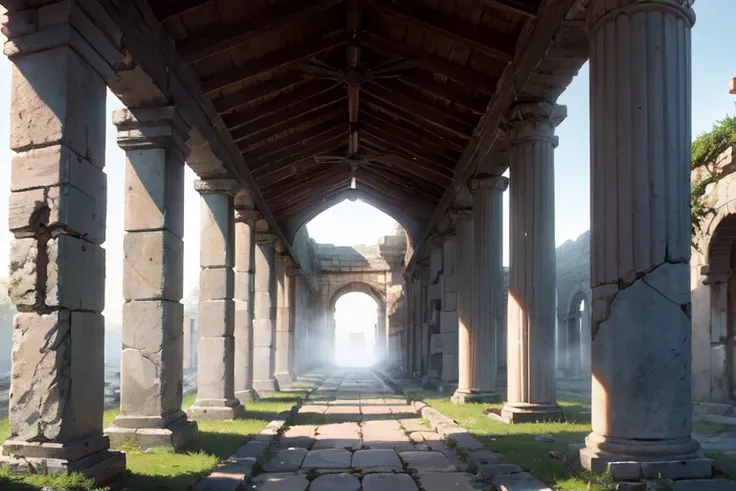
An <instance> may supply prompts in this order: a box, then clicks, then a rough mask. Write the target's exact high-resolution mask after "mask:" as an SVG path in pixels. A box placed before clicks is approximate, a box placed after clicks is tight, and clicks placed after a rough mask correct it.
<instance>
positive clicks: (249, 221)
mask: <svg viewBox="0 0 736 491" xmlns="http://www.w3.org/2000/svg"><path fill="white" fill-rule="evenodd" d="M258 216H259V213H258V212H257V211H256V210H255V207H254V206H253V203H252V202H251V201H250V199H249V198H248V196H247V195H246V193H245V191H244V190H242V191H241V192H240V193H238V194H237V195H236V197H235V289H234V303H235V325H234V327H233V334H234V336H233V337H234V338H235V363H234V365H233V366H234V371H235V373H234V374H233V381H234V384H235V397H236V398H237V399H238V400H239V401H240V402H241V404H247V403H248V402H249V401H252V400H253V399H255V397H256V392H255V390H254V389H253V303H254V291H255V290H254V282H255V248H256V234H255V221H256V219H257V218H258Z"/></svg>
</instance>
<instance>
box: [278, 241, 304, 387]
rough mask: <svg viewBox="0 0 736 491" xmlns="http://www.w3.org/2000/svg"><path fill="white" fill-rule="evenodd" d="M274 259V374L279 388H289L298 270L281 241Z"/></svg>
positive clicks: (291, 369)
mask: <svg viewBox="0 0 736 491" xmlns="http://www.w3.org/2000/svg"><path fill="white" fill-rule="evenodd" d="M277 248H278V251H277V259H276V339H275V341H276V366H275V370H274V371H275V373H274V376H275V377H276V382H278V385H279V390H289V389H290V388H291V384H292V382H293V381H294V372H293V353H294V347H293V343H294V310H293V305H294V280H295V279H296V278H295V275H296V274H298V272H299V270H298V269H297V268H296V267H295V265H294V261H293V260H292V259H291V258H290V257H289V256H288V255H287V254H286V252H285V250H284V248H283V246H282V245H281V243H278V245H277Z"/></svg>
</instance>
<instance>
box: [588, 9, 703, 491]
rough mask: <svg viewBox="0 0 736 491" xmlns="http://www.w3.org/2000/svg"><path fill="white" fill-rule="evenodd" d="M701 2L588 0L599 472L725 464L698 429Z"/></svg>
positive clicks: (593, 451) (593, 443)
mask: <svg viewBox="0 0 736 491" xmlns="http://www.w3.org/2000/svg"><path fill="white" fill-rule="evenodd" d="M691 4H692V1H691V0H670V1H663V0H657V1H655V0H649V1H646V0H645V1H642V0H638V1H633V0H619V1H617V2H609V1H602V0H595V1H593V3H592V4H591V6H590V7H589V8H588V18H587V29H588V33H589V36H590V41H591V49H590V101H591V105H590V114H591V198H592V199H591V287H592V292H593V300H592V311H591V314H592V319H591V320H592V326H591V327H592V329H591V330H592V337H593V344H592V353H591V359H592V371H593V385H592V409H591V410H592V423H593V431H592V433H591V434H590V435H588V437H587V438H586V446H585V448H583V449H582V450H581V452H580V460H581V463H582V465H583V466H584V467H585V468H587V469H591V470H593V471H596V472H602V471H605V470H606V468H607V464H608V462H611V461H620V460H626V461H628V462H640V463H642V462H647V461H662V460H667V461H678V462H679V463H678V465H677V469H676V471H677V472H682V469H685V467H686V466H687V467H689V469H688V473H687V475H688V477H691V478H694V477H700V476H710V473H711V466H710V461H709V460H706V459H699V458H698V457H699V456H700V451H699V444H698V443H697V441H695V440H693V439H692V438H691V430H692V419H691V418H692V404H691V390H692V389H691V329H690V324H691V322H690V284H689V278H690V277H689V274H690V273H689V266H688V264H689V259H690V156H691V141H692V138H691V128H690V120H691V82H690V78H691V49H690V30H691V27H692V25H693V24H694V22H695V14H694V12H693V10H692V8H691ZM642 468H644V466H642ZM671 470H672V469H670V468H663V469H662V472H661V473H662V477H665V478H666V477H670V476H668V472H669V471H671Z"/></svg>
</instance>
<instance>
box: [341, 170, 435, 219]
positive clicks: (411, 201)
mask: <svg viewBox="0 0 736 491" xmlns="http://www.w3.org/2000/svg"><path fill="white" fill-rule="evenodd" d="M355 180H356V181H357V183H356V188H357V189H358V190H359V191H360V190H361V188H362V187H364V186H365V187H368V188H370V189H371V190H373V191H375V192H376V193H378V195H379V196H380V197H381V199H383V200H384V201H389V202H393V203H395V204H396V205H398V206H400V207H402V208H403V209H407V208H414V209H417V208H419V209H421V210H426V209H432V208H434V206H435V204H434V202H433V201H430V200H426V198H423V197H422V198H420V197H418V196H416V195H412V194H411V193H410V192H408V191H405V190H402V189H396V185H394V184H391V183H390V181H386V180H384V179H380V178H377V177H376V176H374V175H371V174H370V173H368V172H360V171H358V175H357V176H356V178H355Z"/></svg>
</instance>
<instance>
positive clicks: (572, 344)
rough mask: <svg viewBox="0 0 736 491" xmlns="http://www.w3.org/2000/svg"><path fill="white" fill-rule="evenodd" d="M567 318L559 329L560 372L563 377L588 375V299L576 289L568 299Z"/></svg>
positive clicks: (589, 337)
mask: <svg viewBox="0 0 736 491" xmlns="http://www.w3.org/2000/svg"><path fill="white" fill-rule="evenodd" d="M568 305H569V307H568V310H567V316H566V318H565V319H564V320H563V322H562V325H561V328H560V340H559V341H560V350H559V352H560V357H561V359H560V364H559V367H560V370H561V371H562V373H563V374H564V375H567V376H571V377H582V376H588V375H589V374H590V343H591V332H590V297H589V296H588V295H587V293H586V292H585V291H583V289H578V290H577V291H576V292H575V293H574V294H573V295H572V298H571V299H570V302H569V304H568Z"/></svg>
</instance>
